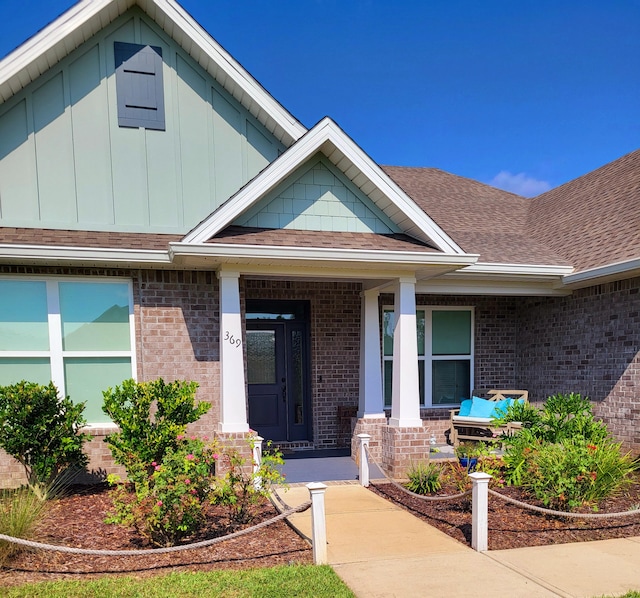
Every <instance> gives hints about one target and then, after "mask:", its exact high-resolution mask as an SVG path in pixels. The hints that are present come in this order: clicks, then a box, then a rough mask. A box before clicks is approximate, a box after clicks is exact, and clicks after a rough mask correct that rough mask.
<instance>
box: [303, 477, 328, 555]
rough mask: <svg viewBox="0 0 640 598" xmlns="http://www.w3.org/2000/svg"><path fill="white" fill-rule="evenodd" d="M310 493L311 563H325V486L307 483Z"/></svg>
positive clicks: (318, 483) (317, 483)
mask: <svg viewBox="0 0 640 598" xmlns="http://www.w3.org/2000/svg"><path fill="white" fill-rule="evenodd" d="M307 488H308V489H309V494H310V495H311V541H312V544H313V564H314V565H326V564H327V563H328V559H327V520H326V516H325V509H324V493H325V490H326V489H327V486H325V485H324V484H322V483H321V482H311V483H310V484H307Z"/></svg>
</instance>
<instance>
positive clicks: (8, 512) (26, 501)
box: [0, 488, 46, 568]
mask: <svg viewBox="0 0 640 598" xmlns="http://www.w3.org/2000/svg"><path fill="white" fill-rule="evenodd" d="M45 506H46V504H45V503H44V502H43V501H42V500H40V499H39V498H38V497H37V496H36V495H35V494H34V493H33V492H31V490H29V488H20V489H19V490H5V491H3V492H2V493H1V494H0V534H3V535H5V536H11V537H12V538H22V539H24V540H29V539H31V538H32V535H33V530H34V528H35V526H36V524H37V523H38V522H39V521H40V519H41V518H42V516H43V515H44V513H45ZM21 550H24V548H23V547H22V546H19V545H18V544H13V543H11V542H7V541H4V540H0V568H2V567H3V566H4V564H5V563H6V561H7V559H9V558H10V557H11V556H13V555H14V554H16V553H18V552H20V551H21Z"/></svg>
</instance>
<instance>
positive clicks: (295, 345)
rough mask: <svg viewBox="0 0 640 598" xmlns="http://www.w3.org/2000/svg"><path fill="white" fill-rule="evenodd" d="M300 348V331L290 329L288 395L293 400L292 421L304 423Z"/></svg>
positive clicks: (302, 373)
mask: <svg viewBox="0 0 640 598" xmlns="http://www.w3.org/2000/svg"><path fill="white" fill-rule="evenodd" d="M303 358H304V355H303V350H302V331H301V330H292V331H291V363H292V370H293V371H292V372H291V379H290V381H289V385H290V389H289V396H290V397H291V400H292V401H293V423H294V424H303V423H304V416H305V413H304V400H303V399H304V366H303V363H304V362H303Z"/></svg>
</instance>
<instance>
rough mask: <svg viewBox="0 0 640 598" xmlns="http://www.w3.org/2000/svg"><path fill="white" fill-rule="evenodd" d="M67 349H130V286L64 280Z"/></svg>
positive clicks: (62, 312)
mask: <svg viewBox="0 0 640 598" xmlns="http://www.w3.org/2000/svg"><path fill="white" fill-rule="evenodd" d="M60 316H61V319H62V343H63V347H64V349H65V351H128V350H129V349H130V348H131V335H130V332H129V287H128V285H127V284H119V283H109V284H100V283H87V282H61V283H60Z"/></svg>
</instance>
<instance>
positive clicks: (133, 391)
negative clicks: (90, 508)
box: [102, 378, 211, 487]
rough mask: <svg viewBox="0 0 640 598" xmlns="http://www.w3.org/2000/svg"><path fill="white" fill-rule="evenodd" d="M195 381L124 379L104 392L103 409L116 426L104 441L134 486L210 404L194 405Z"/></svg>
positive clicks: (142, 482) (139, 482)
mask: <svg viewBox="0 0 640 598" xmlns="http://www.w3.org/2000/svg"><path fill="white" fill-rule="evenodd" d="M197 388H198V384H197V383H196V382H185V381H182V380H178V381H175V382H169V383H165V382H164V380H162V378H159V379H158V380H153V381H151V382H140V383H137V382H135V380H125V381H124V382H123V383H122V386H116V387H115V389H111V388H109V389H108V390H106V391H105V392H103V393H102V394H103V396H104V404H103V406H102V410H103V411H104V412H105V413H106V414H107V415H108V416H109V417H110V418H111V419H112V420H113V421H114V422H115V423H116V424H117V425H118V426H119V428H120V431H119V432H115V433H113V434H109V435H108V436H107V437H106V438H105V442H106V443H107V444H108V445H109V448H110V449H111V454H112V455H113V458H114V460H115V462H116V463H119V464H120V465H123V466H124V467H125V469H126V470H127V475H128V477H129V481H131V482H132V483H133V484H134V485H135V486H136V487H137V486H138V484H144V483H145V482H146V480H147V478H148V476H149V475H150V473H151V471H152V470H150V469H149V468H150V463H151V462H153V461H155V462H156V463H160V462H162V460H163V459H164V456H165V454H166V452H167V451H168V450H169V449H173V450H174V451H175V450H177V449H178V440H177V438H178V436H180V435H181V434H184V433H185V430H186V426H187V424H189V423H192V422H195V421H197V420H198V419H199V418H200V417H201V416H202V415H204V414H205V413H206V412H207V411H208V410H209V409H210V408H211V404H210V403H206V402H200V403H198V405H194V404H195V393H196V389H197Z"/></svg>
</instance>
